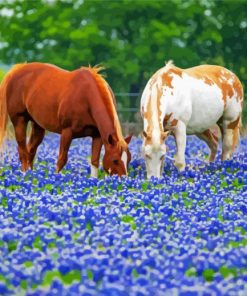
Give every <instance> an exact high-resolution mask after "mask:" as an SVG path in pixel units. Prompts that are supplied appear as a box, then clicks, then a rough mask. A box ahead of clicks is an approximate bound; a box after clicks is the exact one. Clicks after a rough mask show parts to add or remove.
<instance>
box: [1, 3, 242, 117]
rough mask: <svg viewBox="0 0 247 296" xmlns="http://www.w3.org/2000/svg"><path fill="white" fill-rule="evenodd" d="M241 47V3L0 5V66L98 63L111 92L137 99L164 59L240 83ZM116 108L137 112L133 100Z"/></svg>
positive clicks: (125, 99)
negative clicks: (208, 68)
mask: <svg viewBox="0 0 247 296" xmlns="http://www.w3.org/2000/svg"><path fill="white" fill-rule="evenodd" d="M246 48H247V0H231V1H227V0H225V1H212V0H210V1H209V0H201V1H198V0H197V1H196V0H187V1H182V0H162V1H159V0H136V1H132V0H118V1H117V0H116V1H113V0H112V1H107V0H105V1H103V0H102V1H93V0H74V1H69V0H66V1H63V0H60V1H52V0H43V1H41V0H36V1H28V0H22V1H21V0H17V1H14V0H12V1H1V4H0V62H1V63H3V64H7V65H9V64H14V63H19V62H24V61H28V62H31V61H42V62H48V63H53V64H56V65H58V66H60V67H63V68H66V69H70V70H72V69H75V68H78V67H80V66H82V65H88V64H91V65H95V64H103V65H104V66H105V67H106V71H105V72H106V74H107V80H108V82H109V84H110V85H111V86H112V88H113V90H114V92H117V93H119V92H141V91H142V90H143V88H144V86H145V84H146V83H147V80H148V79H149V77H150V76H151V75H152V74H153V73H154V72H155V71H156V70H157V69H159V68H161V67H162V66H163V65H164V62H165V61H168V60H170V59H172V60H173V61H174V63H175V64H176V65H177V66H179V67H192V66H195V65H199V64H204V63H208V64H218V65H222V66H225V67H227V68H229V69H231V70H232V71H233V72H235V73H236V74H237V75H238V76H239V78H240V79H241V81H242V82H243V84H246V82H247V56H246ZM0 75H1V73H0ZM118 104H119V106H122V107H137V108H138V107H139V98H136V97H119V98H118ZM245 105H246V104H245ZM244 113H245V114H244V116H243V117H244V118H246V115H247V108H246V106H245V112H244Z"/></svg>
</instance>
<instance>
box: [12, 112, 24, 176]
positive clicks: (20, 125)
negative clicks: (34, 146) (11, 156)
mask: <svg viewBox="0 0 247 296" xmlns="http://www.w3.org/2000/svg"><path fill="white" fill-rule="evenodd" d="M11 121H12V123H13V125H14V129H15V138H16V141H17V144H18V153H19V158H20V161H21V169H22V171H23V172H25V171H27V170H28V151H27V146H26V130H27V123H28V121H27V119H26V118H25V117H24V116H16V117H14V118H11Z"/></svg>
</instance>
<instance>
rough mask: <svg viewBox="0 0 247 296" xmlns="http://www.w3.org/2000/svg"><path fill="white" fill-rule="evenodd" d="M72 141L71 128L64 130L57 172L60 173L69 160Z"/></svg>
mask: <svg viewBox="0 0 247 296" xmlns="http://www.w3.org/2000/svg"><path fill="white" fill-rule="evenodd" d="M71 141H72V130H71V128H66V129H63V130H62V133H61V139H60V149H59V156H58V161H57V168H56V172H57V173H59V172H60V171H61V169H62V168H63V167H64V165H65V164H66V162H67V159H68V151H69V147H70V144H71Z"/></svg>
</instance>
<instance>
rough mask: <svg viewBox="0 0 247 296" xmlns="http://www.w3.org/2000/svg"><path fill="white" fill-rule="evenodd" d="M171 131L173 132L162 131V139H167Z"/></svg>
mask: <svg viewBox="0 0 247 296" xmlns="http://www.w3.org/2000/svg"><path fill="white" fill-rule="evenodd" d="M170 133H171V132H170V131H166V132H162V133H161V138H162V140H165V139H166V138H167V137H168V136H169V134H170Z"/></svg>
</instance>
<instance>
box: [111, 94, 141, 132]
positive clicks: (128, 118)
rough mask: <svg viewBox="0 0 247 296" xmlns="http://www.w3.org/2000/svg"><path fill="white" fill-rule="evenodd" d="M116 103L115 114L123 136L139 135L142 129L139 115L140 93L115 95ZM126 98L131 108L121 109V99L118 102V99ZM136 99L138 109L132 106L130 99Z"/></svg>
mask: <svg viewBox="0 0 247 296" xmlns="http://www.w3.org/2000/svg"><path fill="white" fill-rule="evenodd" d="M115 96H116V99H117V102H118V101H120V103H119V104H117V112H118V117H119V120H120V122H121V126H122V130H123V134H124V135H128V134H133V135H136V136H137V135H139V134H140V133H141V131H142V129H143V123H142V118H141V114H140V107H139V105H140V93H115ZM120 97H121V98H122V97H126V98H128V99H129V101H130V105H132V106H131V107H123V106H121V102H122V101H123V100H122V99H120V100H118V98H120ZM133 97H134V98H136V100H135V102H137V103H138V107H137V106H134V105H135V104H134V103H132V101H131V98H133Z"/></svg>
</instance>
